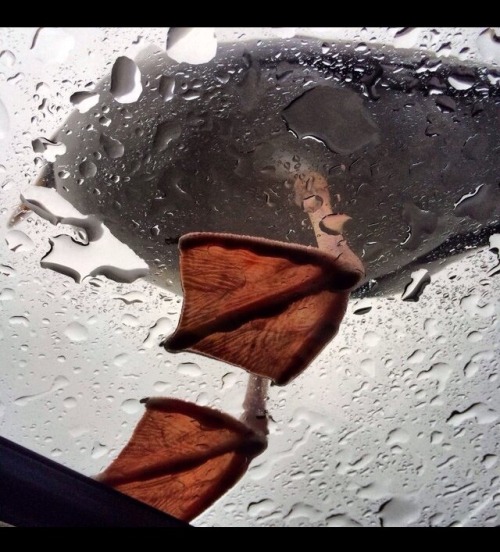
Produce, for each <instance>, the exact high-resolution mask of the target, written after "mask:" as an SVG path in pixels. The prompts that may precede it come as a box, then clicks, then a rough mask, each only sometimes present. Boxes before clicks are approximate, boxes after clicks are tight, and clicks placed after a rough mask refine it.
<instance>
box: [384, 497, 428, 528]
mask: <svg viewBox="0 0 500 552" xmlns="http://www.w3.org/2000/svg"><path fill="white" fill-rule="evenodd" d="M379 516H380V520H381V522H382V525H383V526H384V527H406V526H408V525H410V524H411V523H415V522H416V521H417V520H418V519H419V517H420V508H419V507H418V506H417V504H415V503H414V502H413V501H410V500H408V499H407V498H405V497H399V496H396V497H394V498H391V499H390V500H388V501H387V502H385V503H384V504H382V506H381V507H380V510H379Z"/></svg>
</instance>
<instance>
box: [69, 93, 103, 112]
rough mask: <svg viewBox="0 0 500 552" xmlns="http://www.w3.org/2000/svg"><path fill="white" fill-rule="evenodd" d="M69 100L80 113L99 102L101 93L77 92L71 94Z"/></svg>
mask: <svg viewBox="0 0 500 552" xmlns="http://www.w3.org/2000/svg"><path fill="white" fill-rule="evenodd" d="M69 101H70V102H71V103H72V104H73V106H74V107H76V109H78V111H79V112H80V113H87V111H89V110H90V109H92V108H93V107H94V106H95V105H97V103H98V102H99V94H96V93H95V92H75V93H74V94H71V96H70V98H69Z"/></svg>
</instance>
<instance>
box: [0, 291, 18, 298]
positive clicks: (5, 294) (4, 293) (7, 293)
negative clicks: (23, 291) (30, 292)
mask: <svg viewBox="0 0 500 552" xmlns="http://www.w3.org/2000/svg"><path fill="white" fill-rule="evenodd" d="M15 296H16V294H15V292H14V290H13V289H11V288H5V289H2V290H0V301H12V299H14V298H15Z"/></svg>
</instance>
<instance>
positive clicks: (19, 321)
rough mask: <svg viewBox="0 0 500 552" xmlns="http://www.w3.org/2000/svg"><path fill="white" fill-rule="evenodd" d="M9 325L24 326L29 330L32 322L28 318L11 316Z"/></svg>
mask: <svg viewBox="0 0 500 552" xmlns="http://www.w3.org/2000/svg"><path fill="white" fill-rule="evenodd" d="M9 324H10V325H11V326H24V327H25V328H27V327H28V326H29V325H30V322H29V320H28V319H27V318H26V316H11V317H10V318H9Z"/></svg>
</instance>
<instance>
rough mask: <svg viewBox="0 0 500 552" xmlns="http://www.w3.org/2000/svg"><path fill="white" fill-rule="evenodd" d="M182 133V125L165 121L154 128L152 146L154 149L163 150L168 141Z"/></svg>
mask: <svg viewBox="0 0 500 552" xmlns="http://www.w3.org/2000/svg"><path fill="white" fill-rule="evenodd" d="M181 133H182V127H181V125H180V124H179V123H175V122H171V121H165V122H163V123H160V124H159V125H158V127H157V128H156V133H155V137H154V141H153V147H154V148H155V150H156V151H160V152H161V151H164V150H165V149H167V147H168V145H169V144H170V142H172V141H173V140H176V139H177V138H179V136H180V135H181Z"/></svg>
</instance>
